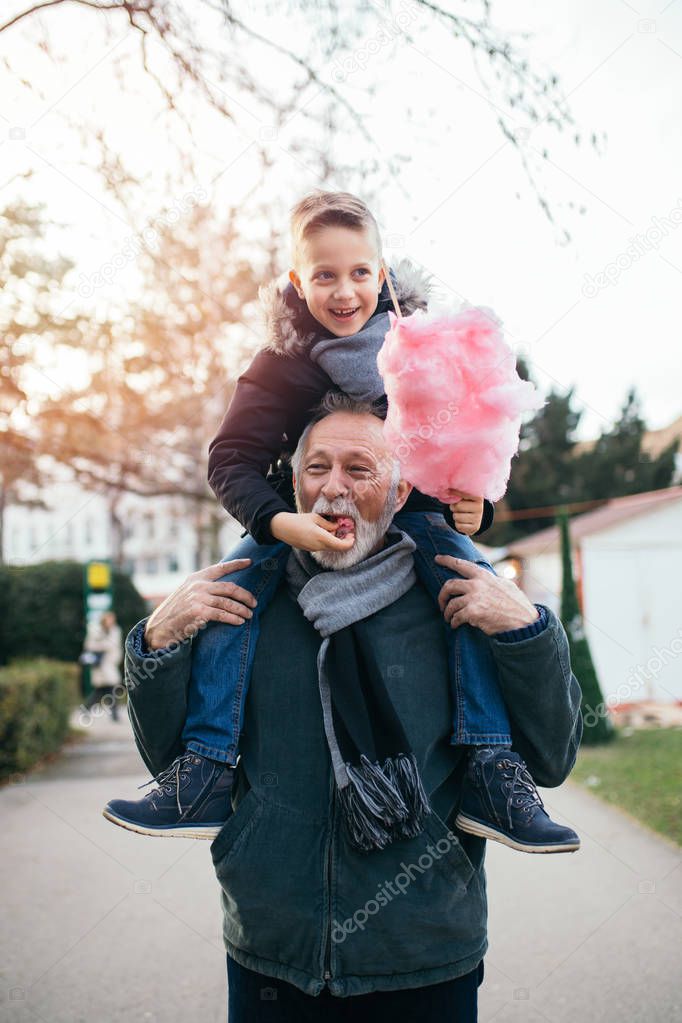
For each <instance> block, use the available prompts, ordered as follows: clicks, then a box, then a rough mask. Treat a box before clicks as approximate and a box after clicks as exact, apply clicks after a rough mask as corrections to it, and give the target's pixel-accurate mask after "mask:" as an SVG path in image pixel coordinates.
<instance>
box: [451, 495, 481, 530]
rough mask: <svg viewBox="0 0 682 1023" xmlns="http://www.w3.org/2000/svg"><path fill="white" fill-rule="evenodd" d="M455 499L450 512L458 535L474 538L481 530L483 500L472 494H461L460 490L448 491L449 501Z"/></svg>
mask: <svg viewBox="0 0 682 1023" xmlns="http://www.w3.org/2000/svg"><path fill="white" fill-rule="evenodd" d="M450 498H452V499H453V503H452V504H451V505H450V511H451V512H452V517H453V519H454V521H455V527H456V529H457V532H458V533H464V535H465V536H473V535H474V533H477V532H478V531H479V529H480V528H481V522H482V521H483V498H482V497H474V496H473V495H472V494H461V493H460V492H459V491H458V490H448V500H450Z"/></svg>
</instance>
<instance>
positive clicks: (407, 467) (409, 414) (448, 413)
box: [377, 306, 544, 503]
mask: <svg viewBox="0 0 682 1023" xmlns="http://www.w3.org/2000/svg"><path fill="white" fill-rule="evenodd" d="M388 317H389V324H390V327H389V330H388V331H387V333H386V337H385V340H384V343H383V346H382V348H381V350H380V351H379V353H378V356H377V366H378V368H379V372H380V373H381V375H382V377H383V381H384V387H385V390H386V396H387V398H388V416H387V419H386V424H385V433H386V436H387V439H388V442H389V444H390V446H391V448H392V449H393V452H394V454H395V456H396V458H398V459H399V461H400V463H401V466H402V472H403V476H404V478H405V479H407V480H409V482H410V483H412V484H414V486H415V487H417V489H418V490H421V491H422V492H423V493H425V494H430V495H431V496H433V497H437V498H438V499H439V500H441V501H444V502H445V503H451V502H452V498H451V497H450V498H448V493H447V491H448V490H449V489H453V490H459V491H462V492H463V493H467V494H475V495H477V496H479V497H487V498H488V499H489V500H491V501H498V500H499V499H500V498H501V497H502V496H503V495H504V493H505V490H506V489H507V482H508V480H509V473H510V471H511V460H512V458H513V456H514V455H515V454H516V452H517V450H518V446H519V429H520V426H521V417H522V415H523V413H524V412H528V411H531V410H534V409H538V408H540V407H541V406H542V405H543V404H544V402H543V399H542V397H541V396H540V394H539V393H538V392H537V390H536V389H535V387H534V386H533V384H531V383H529V382H528V381H526V380H522V379H521V378H520V377H519V375H518V373H517V372H516V360H515V357H514V354H513V352H512V350H511V348H510V347H509V345H508V344H507V343H506V342H505V340H504V338H503V335H502V329H501V322H500V320H499V319H498V318H497V316H496V315H495V314H494V313H493V312H492V310H490V309H486V308H483V307H476V306H466V307H464V308H463V309H460V310H459V311H457V312H455V313H453V312H445V311H442V310H440V311H437V312H424V311H423V310H417V311H416V312H414V313H412V314H411V315H410V316H405V317H401V318H398V317H397V316H395V314H394V313H392V312H389V314H388Z"/></svg>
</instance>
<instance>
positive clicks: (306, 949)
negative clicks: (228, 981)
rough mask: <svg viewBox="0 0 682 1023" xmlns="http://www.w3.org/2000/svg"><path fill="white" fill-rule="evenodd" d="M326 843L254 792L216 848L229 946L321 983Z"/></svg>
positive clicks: (314, 829)
mask: <svg viewBox="0 0 682 1023" xmlns="http://www.w3.org/2000/svg"><path fill="white" fill-rule="evenodd" d="M324 838H325V832H324V829H323V828H321V827H320V826H319V824H317V823H315V822H309V821H307V820H306V819H305V818H303V817H301V815H300V814H298V813H292V812H290V811H289V810H288V809H286V808H285V807H283V806H279V805H277V804H275V803H271V802H270V801H269V800H268V799H264V798H262V797H260V796H257V795H256V794H255V792H254V790H253V789H250V790H249V792H248V793H247V795H246V796H244V798H243V800H242V802H240V804H239V806H238V807H237V809H236V811H235V813H234V815H233V816H232V817H231V818H230V819H229V820H228V821H227V822H226V824H225V825H224V827H223V828H222V830H221V831H220V833H219V834H218V835H217V836H216V838H215V839H214V840H213V843H212V845H211V854H212V856H213V862H214V866H215V872H216V877H217V878H218V881H219V883H220V886H221V888H222V906H223V935H224V937H225V939H226V941H227V942H228V943H229V944H230V945H232V946H234V947H235V948H239V949H241V950H242V951H244V952H248V953H250V954H251V955H254V956H256V957H257V958H259V959H267V960H269V961H270V962H273V963H283V964H286V965H287V966H288V967H291V968H293V969H296V970H301V971H302V972H304V973H307V974H309V975H312V976H316V975H317V973H318V972H319V971H318V958H319V940H320V933H321V930H322V906H323V890H322V889H323V881H322V878H323V870H324Z"/></svg>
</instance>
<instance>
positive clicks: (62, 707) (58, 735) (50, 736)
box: [0, 658, 79, 778]
mask: <svg viewBox="0 0 682 1023" xmlns="http://www.w3.org/2000/svg"><path fill="white" fill-rule="evenodd" d="M78 700H79V691H78V667H77V665H75V664H64V663H63V662H62V661H48V660H47V659H45V658H41V659H38V660H33V661H29V660H21V661H14V662H13V663H12V664H10V665H8V666H7V667H5V668H0V778H6V777H7V776H8V775H11V774H14V773H15V772H17V771H25V770H27V768H29V767H31V766H32V765H33V764H35V763H36V761H37V760H39V759H40V758H41V757H43V756H45V755H46V754H47V753H54V752H55V751H56V750H58V749H59V747H60V746H61V745H62V743H63V742H64V739H65V738H66V736H67V735H68V733H69V714H70V711H71V709H72V708H73V707H75V706H76V705H77V704H78Z"/></svg>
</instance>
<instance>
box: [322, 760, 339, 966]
mask: <svg viewBox="0 0 682 1023" xmlns="http://www.w3.org/2000/svg"><path fill="white" fill-rule="evenodd" d="M335 816H336V782H335V781H334V775H333V772H332V777H331V814H330V826H329V841H328V843H327V877H326V880H327V891H326V900H325V901H326V907H327V927H326V934H325V939H324V979H325V980H331V976H332V975H331V958H332V867H333V865H334V825H335V820H334V818H335Z"/></svg>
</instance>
